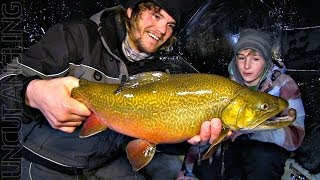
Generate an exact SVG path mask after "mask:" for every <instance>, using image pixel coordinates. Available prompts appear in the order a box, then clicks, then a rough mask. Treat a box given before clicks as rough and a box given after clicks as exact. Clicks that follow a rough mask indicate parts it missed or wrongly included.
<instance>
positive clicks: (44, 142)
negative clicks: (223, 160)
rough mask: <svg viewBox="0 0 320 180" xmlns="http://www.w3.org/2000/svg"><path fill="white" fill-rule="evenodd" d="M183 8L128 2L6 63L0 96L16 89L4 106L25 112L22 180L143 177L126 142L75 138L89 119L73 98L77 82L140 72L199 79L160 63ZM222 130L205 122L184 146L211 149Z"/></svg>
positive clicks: (181, 64)
mask: <svg viewBox="0 0 320 180" xmlns="http://www.w3.org/2000/svg"><path fill="white" fill-rule="evenodd" d="M183 3H184V1H183V0H147V1H146V0H130V1H129V2H128V4H127V8H124V7H122V6H116V7H112V8H109V9H105V10H103V11H101V12H99V13H98V14H96V15H94V16H92V17H91V18H90V19H89V20H85V21H82V22H71V23H59V24H57V25H55V26H53V27H52V28H50V29H49V30H48V31H47V32H46V34H45V36H44V37H43V38H42V39H41V40H40V41H39V42H38V43H37V44H35V45H33V46H32V47H30V49H29V50H28V51H26V52H25V53H23V54H22V55H21V57H19V58H17V59H14V60H13V62H12V63H10V64H8V66H7V67H6V69H4V70H3V71H2V74H1V76H0V82H1V90H2V92H3V91H6V89H8V88H9V89H11V90H13V92H16V95H17V96H18V97H17V98H16V99H20V101H19V100H17V101H15V100H13V99H12V98H10V97H7V96H2V97H1V105H2V106H3V107H6V108H8V109H16V110H19V108H22V110H23V111H22V112H23V114H22V115H21V119H22V121H23V124H22V127H21V136H20V141H21V146H22V150H21V154H22V157H23V158H22V165H21V166H22V174H21V179H79V178H96V179H121V178H131V179H132V178H137V179H139V178H142V179H143V178H144V177H143V176H141V175H140V174H139V173H135V172H133V171H132V168H131V167H130V165H129V163H128V160H127V159H126V157H125V154H124V153H123V146H124V145H125V144H126V143H127V142H128V140H129V139H130V138H129V137H126V136H124V135H121V134H119V133H116V132H114V131H112V130H107V131H104V132H101V133H99V134H97V135H95V136H92V137H90V138H84V139H81V138H79V129H80V128H79V126H81V124H82V122H83V121H84V120H85V119H86V118H87V117H88V116H89V115H90V113H91V112H90V111H89V109H88V108H87V107H86V106H84V105H83V104H81V103H80V102H78V101H76V100H75V99H73V98H71V96H70V92H71V90H72V89H73V88H74V87H77V86H78V85H79V84H78V82H79V78H84V79H87V80H90V81H96V82H101V83H117V84H120V83H121V82H123V81H125V80H126V79H127V77H128V76H129V75H132V74H136V73H140V72H144V71H155V70H157V71H165V72H169V73H170V72H184V73H185V72H196V70H194V68H193V67H192V66H191V65H189V64H188V63H186V62H185V61H184V60H182V59H180V60H179V61H175V62H168V61H165V59H161V58H160V55H161V52H162V50H164V49H166V48H167V47H169V46H170V45H171V44H172V42H173V40H174V33H175V32H177V29H178V28H179V27H181V11H182V10H181V7H183ZM175 63H176V64H175ZM220 129H221V122H220V120H219V119H213V120H211V121H210V120H208V121H206V122H204V123H203V124H202V129H201V132H200V134H199V135H197V136H195V137H193V138H191V139H190V140H188V142H189V143H191V144H196V143H198V142H199V141H202V142H207V141H211V142H212V141H213V139H214V138H216V137H217V135H218V134H219V133H220ZM164 149H165V148H164Z"/></svg>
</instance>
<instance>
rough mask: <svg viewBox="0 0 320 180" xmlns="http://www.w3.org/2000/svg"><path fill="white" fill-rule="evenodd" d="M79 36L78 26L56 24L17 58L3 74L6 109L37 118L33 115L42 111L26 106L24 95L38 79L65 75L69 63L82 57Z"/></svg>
mask: <svg viewBox="0 0 320 180" xmlns="http://www.w3.org/2000/svg"><path fill="white" fill-rule="evenodd" d="M79 37H81V36H80V33H79V31H78V27H77V26H75V25H73V26H67V25H65V24H57V25H55V26H53V27H52V28H50V29H49V30H48V31H47V32H46V35H45V36H44V37H43V38H42V39H41V40H40V41H39V42H38V43H36V44H34V45H33V46H31V47H30V49H29V50H27V51H26V52H24V53H22V54H21V55H20V56H19V57H17V58H14V59H13V60H12V62H11V63H9V64H8V65H6V67H5V68H4V69H2V71H1V74H0V83H1V86H0V90H1V98H0V103H1V105H2V106H3V107H4V108H6V109H15V110H16V111H20V112H21V110H22V112H23V113H26V112H28V113H26V114H25V115H29V116H30V117H29V118H33V119H34V118H35V117H34V116H33V115H34V114H32V113H36V114H38V113H39V112H37V111H36V110H34V109H31V108H28V107H26V106H25V104H24V93H25V90H26V87H27V85H28V83H29V82H30V81H31V80H33V79H35V78H42V79H50V78H53V77H62V76H65V75H66V74H67V72H68V67H69V62H70V61H74V60H75V59H77V58H78V56H79V55H78V54H77V52H79V51H78V50H77V49H79V48H81V47H80V46H79V44H81V38H79ZM76 41H77V43H76ZM76 45H77V46H76ZM31 112H32V113H31ZM30 113H31V114H30ZM24 119H25V117H24Z"/></svg>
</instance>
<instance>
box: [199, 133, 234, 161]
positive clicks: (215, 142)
mask: <svg viewBox="0 0 320 180" xmlns="http://www.w3.org/2000/svg"><path fill="white" fill-rule="evenodd" d="M228 133H229V129H226V128H223V129H222V131H221V133H220V134H219V136H218V137H217V139H215V140H214V141H213V143H212V144H211V146H210V147H209V149H208V150H207V152H206V153H205V154H204V155H203V156H202V160H205V159H208V158H210V157H211V156H212V155H213V153H214V151H215V150H216V148H215V146H216V145H217V144H219V143H220V142H221V141H222V140H223V139H224V138H225V137H226V136H227V135H228Z"/></svg>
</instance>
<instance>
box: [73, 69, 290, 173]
mask: <svg viewBox="0 0 320 180" xmlns="http://www.w3.org/2000/svg"><path fill="white" fill-rule="evenodd" d="M72 97H74V98H75V99H77V100H79V101H80V102H82V103H84V104H85V105H86V106H87V107H88V108H89V109H90V110H91V111H92V114H91V116H90V117H89V118H88V119H87V120H86V121H85V122H84V125H83V127H82V129H81V132H80V137H89V136H91V135H94V134H96V133H98V132H101V131H104V130H106V129H107V128H110V129H112V130H114V131H117V132H119V133H122V134H125V135H128V136H131V137H134V138H137V139H136V140H133V141H131V142H130V143H129V144H128V145H127V147H126V151H127V156H128V159H129V161H130V163H131V165H132V166H133V169H134V170H135V171H137V170H139V169H141V168H142V167H144V166H145V165H146V164H148V163H149V162H150V161H151V159H152V157H153V156H154V153H155V148H156V144H161V143H179V142H182V141H185V140H187V139H190V138H191V137H193V136H195V135H197V134H199V132H200V127H201V124H202V123H203V122H204V121H207V120H210V119H212V118H214V117H216V118H220V119H221V120H222V122H223V127H224V128H223V130H222V133H221V134H220V136H219V137H218V138H217V140H216V141H215V142H214V143H213V144H212V145H211V147H210V148H209V150H208V151H207V153H206V155H205V156H204V157H206V156H208V154H210V153H209V152H210V150H211V149H212V147H213V146H215V145H216V144H217V143H219V142H220V141H221V140H222V139H223V138H224V137H225V136H226V135H227V132H228V131H229V130H233V131H238V130H241V131H247V130H249V131H251V130H254V129H256V128H259V127H258V126H259V125H261V124H262V123H263V122H265V121H266V120H267V119H269V118H271V117H273V116H275V115H277V114H279V113H281V112H282V111H283V110H285V109H286V108H287V106H288V103H287V101H286V100H284V99H282V98H279V97H274V96H271V95H268V94H266V93H261V92H256V91H252V90H249V89H248V88H246V87H244V86H241V85H239V84H238V83H235V82H233V81H232V80H230V79H228V78H224V77H221V76H217V75H212V74H175V75H169V74H166V73H162V72H148V73H141V74H137V75H134V76H132V77H130V79H129V80H128V81H127V82H126V83H125V84H124V85H122V86H119V85H116V84H101V83H94V82H90V81H86V80H80V82H79V87H77V88H74V89H73V90H72ZM290 111H291V112H290V113H289V114H290V116H288V117H281V118H278V119H273V120H272V121H270V122H272V123H269V124H263V129H270V128H272V129H275V128H282V127H285V126H288V125H290V124H291V123H292V122H293V121H294V120H295V110H290ZM206 158H207V157H206Z"/></svg>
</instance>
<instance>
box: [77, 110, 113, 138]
mask: <svg viewBox="0 0 320 180" xmlns="http://www.w3.org/2000/svg"><path fill="white" fill-rule="evenodd" d="M107 128H108V127H107V126H106V125H104V124H103V123H102V122H101V120H100V118H98V117H97V116H96V114H95V113H91V115H90V116H89V117H88V118H87V119H86V120H85V122H84V124H83V126H82V128H81V131H80V135H79V137H80V138H86V137H90V136H93V135H95V134H97V133H99V132H101V131H104V130H106V129H107Z"/></svg>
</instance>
